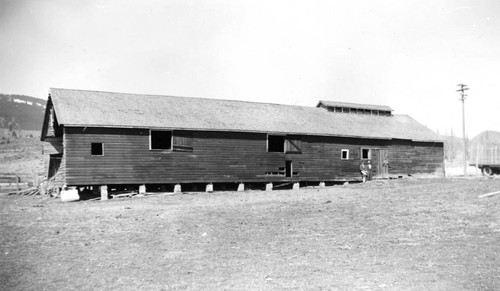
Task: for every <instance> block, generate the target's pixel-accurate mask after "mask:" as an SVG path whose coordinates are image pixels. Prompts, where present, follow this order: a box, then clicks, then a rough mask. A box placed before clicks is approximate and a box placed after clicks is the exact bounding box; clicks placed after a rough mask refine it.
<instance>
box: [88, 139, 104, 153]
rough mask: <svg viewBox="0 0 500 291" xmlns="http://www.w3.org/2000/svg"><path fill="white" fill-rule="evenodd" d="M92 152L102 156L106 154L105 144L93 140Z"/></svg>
mask: <svg viewBox="0 0 500 291" xmlns="http://www.w3.org/2000/svg"><path fill="white" fill-rule="evenodd" d="M90 154H91V155H93V156H102V155H104V151H103V144H102V142H93V143H91V145H90Z"/></svg>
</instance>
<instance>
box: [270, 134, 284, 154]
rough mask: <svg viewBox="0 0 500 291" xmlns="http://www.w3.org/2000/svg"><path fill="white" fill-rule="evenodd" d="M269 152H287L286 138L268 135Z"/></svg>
mask: <svg viewBox="0 0 500 291" xmlns="http://www.w3.org/2000/svg"><path fill="white" fill-rule="evenodd" d="M267 151H268V152H276V153H283V152H285V137H284V136H282V135H268V136H267Z"/></svg>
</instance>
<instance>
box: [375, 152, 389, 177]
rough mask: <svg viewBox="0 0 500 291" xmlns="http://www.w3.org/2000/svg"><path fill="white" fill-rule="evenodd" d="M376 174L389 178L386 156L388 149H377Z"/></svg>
mask: <svg viewBox="0 0 500 291" xmlns="http://www.w3.org/2000/svg"><path fill="white" fill-rule="evenodd" d="M377 152H378V154H377V156H378V158H377V176H378V177H379V178H383V179H387V178H389V163H388V156H389V150H387V149H379V150H377Z"/></svg>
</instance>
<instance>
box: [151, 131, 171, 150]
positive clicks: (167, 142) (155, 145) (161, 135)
mask: <svg viewBox="0 0 500 291" xmlns="http://www.w3.org/2000/svg"><path fill="white" fill-rule="evenodd" d="M149 137H150V149H152V150H170V149H172V132H171V131H163V130H151V133H150V136H149Z"/></svg>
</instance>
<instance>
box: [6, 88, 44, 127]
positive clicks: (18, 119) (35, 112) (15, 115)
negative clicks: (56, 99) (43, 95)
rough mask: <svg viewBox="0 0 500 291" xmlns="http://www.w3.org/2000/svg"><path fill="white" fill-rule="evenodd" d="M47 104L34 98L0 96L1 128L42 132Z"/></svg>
mask: <svg viewBox="0 0 500 291" xmlns="http://www.w3.org/2000/svg"><path fill="white" fill-rule="evenodd" d="M45 104H46V101H44V100H41V99H38V98H34V97H29V96H23V95H5V94H0V128H8V129H9V130H37V131H41V130H42V123H43V122H42V121H43V116H44V114H45Z"/></svg>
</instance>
